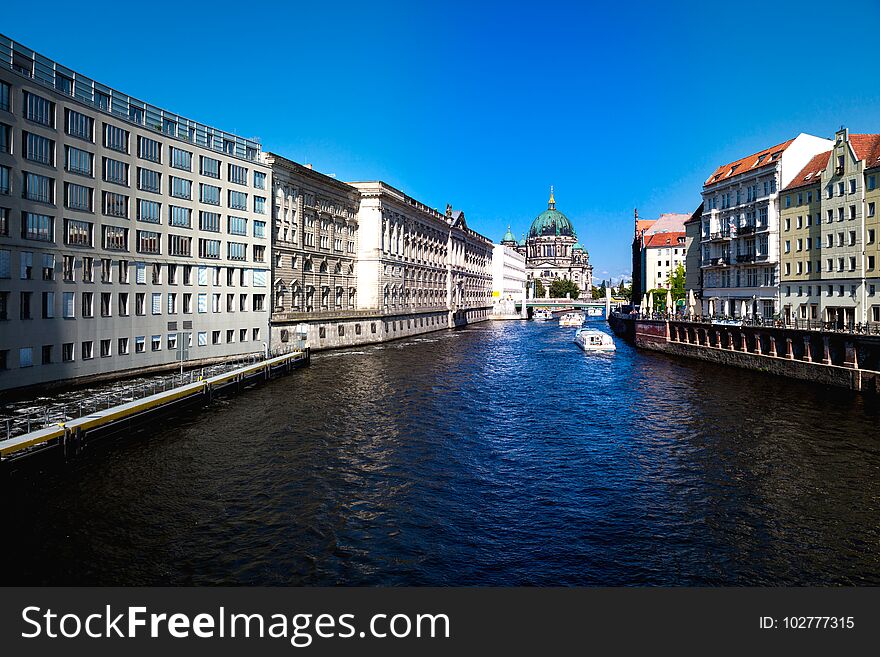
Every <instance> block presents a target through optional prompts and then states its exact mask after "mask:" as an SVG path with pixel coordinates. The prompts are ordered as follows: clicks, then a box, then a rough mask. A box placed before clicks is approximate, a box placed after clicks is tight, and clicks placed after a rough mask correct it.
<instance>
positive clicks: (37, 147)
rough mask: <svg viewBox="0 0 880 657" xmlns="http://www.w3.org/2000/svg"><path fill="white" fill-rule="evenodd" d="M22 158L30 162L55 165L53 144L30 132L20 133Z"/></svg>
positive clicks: (49, 140)
mask: <svg viewBox="0 0 880 657" xmlns="http://www.w3.org/2000/svg"><path fill="white" fill-rule="evenodd" d="M22 137H23V139H22V142H24V143H23V146H24V149H23V150H24V156H25V157H26V158H27V159H28V160H31V161H32V162H39V163H40V164H47V165H49V166H54V165H55V142H54V141H52V140H51V139H47V138H46V137H42V136H40V135H35V134H33V133H30V132H23V133H22Z"/></svg>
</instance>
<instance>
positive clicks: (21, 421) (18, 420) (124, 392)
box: [0, 346, 299, 441]
mask: <svg viewBox="0 0 880 657" xmlns="http://www.w3.org/2000/svg"><path fill="white" fill-rule="evenodd" d="M298 350H299V349H298V348H297V347H294V346H284V347H278V348H275V349H271V350H269V351H268V352H264V353H252V354H243V355H241V356H236V357H234V358H231V359H230V360H227V361H223V362H222V363H216V364H214V365H207V366H205V367H197V368H194V369H191V370H188V371H185V372H183V373H180V372H174V373H173V374H162V375H157V376H155V377H153V378H151V379H150V380H148V381H143V380H141V379H139V380H137V381H128V382H126V381H116V382H108V384H107V387H108V389H107V390H102V391H97V392H93V393H90V394H88V395H86V396H84V397H82V398H79V399H74V400H73V401H66V402H57V403H43V404H37V405H32V406H27V407H24V408H21V409H18V410H11V411H8V410H7V411H3V415H2V416H0V423H2V424H0V441H2V440H9V439H10V438H15V437H16V436H21V435H24V434H27V433H31V432H32V431H37V430H39V429H44V428H46V427H49V426H53V425H57V424H59V423H63V422H69V421H71V420H75V419H77V418H81V417H85V416H87V415H90V414H93V413H96V412H98V411H101V410H106V409H108V408H112V407H113V406H118V405H119V404H125V403H128V402H132V401H136V400H138V399H144V398H146V397H149V396H151V395H155V394H157V393H160V392H166V391H168V390H173V389H174V388H179V387H181V386H185V385H188V384H191V383H196V382H197V381H203V380H205V379H207V378H209V377H212V376H216V375H218V374H223V373H224V372H230V371H233V370H237V369H241V368H243V367H247V366H248V365H254V364H256V363H259V362H261V361H263V360H266V359H269V358H274V357H276V356H283V355H285V354H288V353H292V352H294V351H298ZM61 394H68V393H61Z"/></svg>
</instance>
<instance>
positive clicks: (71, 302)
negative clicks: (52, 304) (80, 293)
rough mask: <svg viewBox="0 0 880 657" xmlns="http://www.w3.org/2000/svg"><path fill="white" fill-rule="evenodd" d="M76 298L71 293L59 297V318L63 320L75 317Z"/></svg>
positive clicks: (64, 293)
mask: <svg viewBox="0 0 880 657" xmlns="http://www.w3.org/2000/svg"><path fill="white" fill-rule="evenodd" d="M75 304H76V298H75V296H74V293H73V292H63V293H62V295H61V316H62V317H63V318H64V319H73V318H74V317H75V312H76V311H75V310H74V308H75Z"/></svg>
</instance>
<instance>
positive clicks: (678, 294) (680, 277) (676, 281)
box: [669, 263, 685, 301]
mask: <svg viewBox="0 0 880 657" xmlns="http://www.w3.org/2000/svg"><path fill="white" fill-rule="evenodd" d="M684 282H685V271H684V265H682V264H681V263H679V265H678V267H676V268H675V271H674V272H672V274H670V276H669V288H670V290H672V300H673V301H678V300H679V299H684V297H685V290H684Z"/></svg>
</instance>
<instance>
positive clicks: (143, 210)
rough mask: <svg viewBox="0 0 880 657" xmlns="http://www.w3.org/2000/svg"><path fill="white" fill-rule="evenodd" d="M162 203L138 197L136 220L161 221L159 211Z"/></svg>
mask: <svg viewBox="0 0 880 657" xmlns="http://www.w3.org/2000/svg"><path fill="white" fill-rule="evenodd" d="M161 209H162V205H161V204H160V203H157V202H156V201H146V200H144V199H138V213H137V220H138V221H143V222H146V223H150V224H158V223H160V222H161V218H160V212H161Z"/></svg>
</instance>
